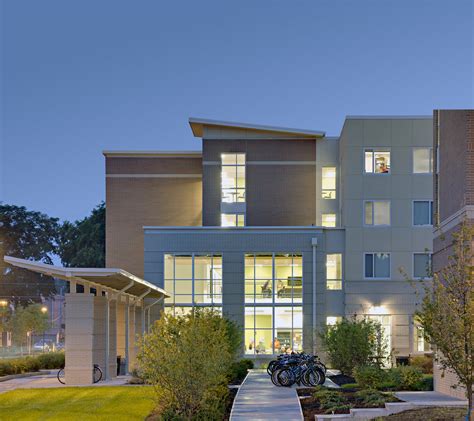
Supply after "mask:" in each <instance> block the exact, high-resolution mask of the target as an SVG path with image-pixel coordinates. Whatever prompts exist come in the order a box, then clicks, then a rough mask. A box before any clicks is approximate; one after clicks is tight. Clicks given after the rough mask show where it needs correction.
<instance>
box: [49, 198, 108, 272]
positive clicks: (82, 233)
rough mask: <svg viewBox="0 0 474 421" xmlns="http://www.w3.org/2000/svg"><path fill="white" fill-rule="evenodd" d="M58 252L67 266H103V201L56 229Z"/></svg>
mask: <svg viewBox="0 0 474 421" xmlns="http://www.w3.org/2000/svg"><path fill="white" fill-rule="evenodd" d="M58 243H59V247H58V254H59V256H60V258H61V261H62V263H63V265H64V266H67V267H105V203H103V202H102V203H101V204H100V205H98V206H97V207H96V208H94V209H93V210H92V213H91V215H89V216H87V217H86V218H84V219H82V220H80V221H76V222H74V223H71V222H68V221H66V222H64V223H63V224H62V226H61V227H60V229H59V230H58Z"/></svg>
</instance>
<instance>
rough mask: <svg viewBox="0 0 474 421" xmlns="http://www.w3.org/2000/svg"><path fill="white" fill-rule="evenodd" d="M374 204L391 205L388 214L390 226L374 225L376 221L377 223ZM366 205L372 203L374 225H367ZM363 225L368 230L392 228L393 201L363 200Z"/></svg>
mask: <svg viewBox="0 0 474 421" xmlns="http://www.w3.org/2000/svg"><path fill="white" fill-rule="evenodd" d="M374 202H388V204H389V212H388V219H389V223H388V224H377V225H375V224H374V221H375V212H374V209H375V207H374ZM366 203H372V224H367V223H366V222H365V204H366ZM362 224H363V226H364V227H367V228H384V227H385V228H386V227H391V226H392V201H391V200H386V199H369V200H363V201H362Z"/></svg>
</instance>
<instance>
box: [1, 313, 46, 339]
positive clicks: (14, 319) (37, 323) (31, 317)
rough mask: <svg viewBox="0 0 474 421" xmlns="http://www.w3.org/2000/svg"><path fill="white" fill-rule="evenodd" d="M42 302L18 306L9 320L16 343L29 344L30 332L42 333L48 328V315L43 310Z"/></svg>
mask: <svg viewBox="0 0 474 421" xmlns="http://www.w3.org/2000/svg"><path fill="white" fill-rule="evenodd" d="M41 307H42V306H41V304H30V305H28V306H26V307H23V306H21V305H20V306H17V308H16V309H15V311H14V312H13V314H12V315H11V318H10V320H9V330H10V331H11V332H12V334H13V342H14V343H15V344H16V345H19V346H20V347H22V348H23V346H25V345H28V333H29V334H30V337H31V335H32V334H34V333H36V334H39V333H42V332H44V331H45V330H46V329H48V315H47V314H45V313H43V312H42V311H41Z"/></svg>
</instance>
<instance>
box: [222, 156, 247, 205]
mask: <svg viewBox="0 0 474 421" xmlns="http://www.w3.org/2000/svg"><path fill="white" fill-rule="evenodd" d="M222 155H235V164H224V163H223V159H222ZM237 155H243V156H244V164H239V159H238V157H237ZM224 167H233V168H234V169H235V182H236V184H235V186H234V187H226V188H225V190H226V191H227V190H233V194H234V195H235V198H236V199H237V200H234V201H232V202H227V201H224V186H223V185H222V172H223V168H224ZM239 168H244V172H245V187H238V183H237V180H238V169H239ZM220 190H221V193H220V195H221V203H228V204H235V203H247V154H246V153H245V152H222V153H221V159H220ZM241 191H243V194H244V200H243V201H239V200H238V197H239V192H241Z"/></svg>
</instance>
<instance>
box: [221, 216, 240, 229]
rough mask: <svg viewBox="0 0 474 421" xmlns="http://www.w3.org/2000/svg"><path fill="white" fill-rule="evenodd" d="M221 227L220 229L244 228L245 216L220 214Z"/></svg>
mask: <svg viewBox="0 0 474 421" xmlns="http://www.w3.org/2000/svg"><path fill="white" fill-rule="evenodd" d="M221 226H222V227H244V226H245V215H244V214H243V213H222V214H221Z"/></svg>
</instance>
